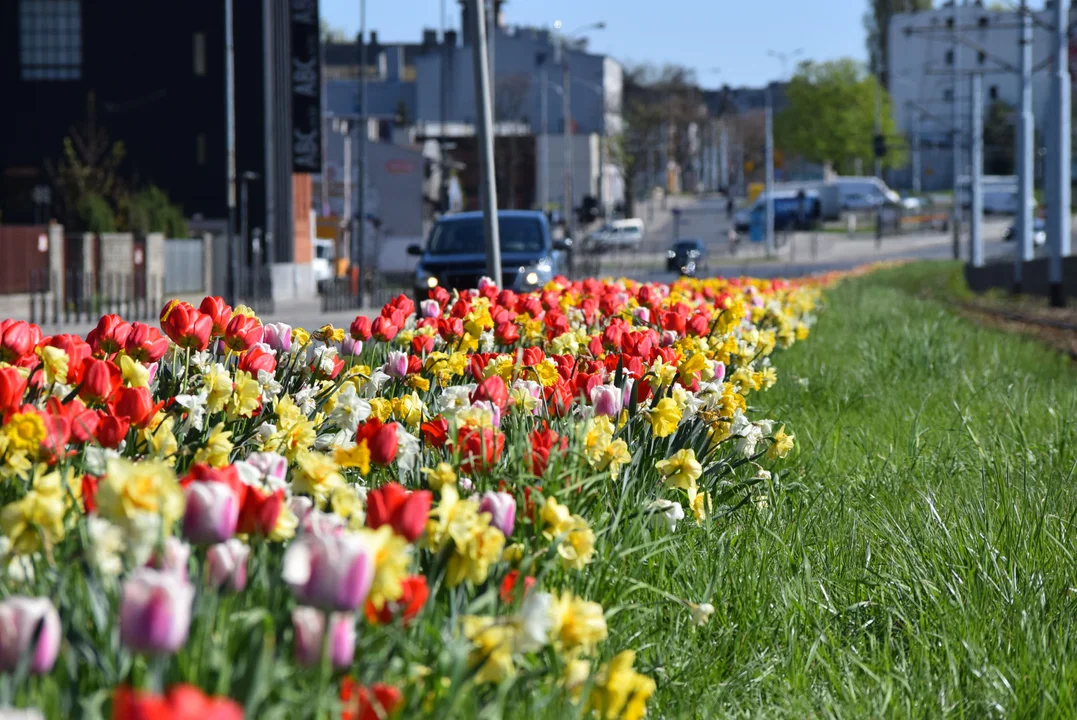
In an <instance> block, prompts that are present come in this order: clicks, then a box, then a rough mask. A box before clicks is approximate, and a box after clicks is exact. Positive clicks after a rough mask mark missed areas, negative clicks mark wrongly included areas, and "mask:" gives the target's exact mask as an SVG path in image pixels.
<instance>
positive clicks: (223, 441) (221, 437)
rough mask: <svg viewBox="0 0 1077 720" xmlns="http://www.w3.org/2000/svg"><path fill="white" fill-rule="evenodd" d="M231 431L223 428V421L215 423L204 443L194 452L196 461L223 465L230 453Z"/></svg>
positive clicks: (225, 463)
mask: <svg viewBox="0 0 1077 720" xmlns="http://www.w3.org/2000/svg"><path fill="white" fill-rule="evenodd" d="M231 437H232V432H231V431H230V430H225V429H224V423H223V422H220V423H217V424H216V425H215V426H214V427H213V429H212V430H210V432H209V437H207V438H206V441H205V444H204V445H203V446H202V447H200V448H198V450H197V451H196V452H195V454H194V461H195V462H196V463H206V464H207V465H212V466H213V467H224V466H225V465H227V464H228V456H229V455H231V453H232V440H231Z"/></svg>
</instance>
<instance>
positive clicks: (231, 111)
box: [224, 0, 239, 305]
mask: <svg viewBox="0 0 1077 720" xmlns="http://www.w3.org/2000/svg"><path fill="white" fill-rule="evenodd" d="M224 37H225V40H224V41H225V47H226V51H225V69H224V72H225V96H226V98H225V103H226V105H227V108H226V116H227V133H228V135H227V143H228V282H227V284H226V290H227V294H228V298H227V299H228V302H229V304H231V305H235V304H236V292H237V290H238V287H237V285H238V282H239V262H238V259H237V258H236V237H235V232H236V230H235V228H236V78H235V62H236V58H235V45H234V43H233V41H232V0H224Z"/></svg>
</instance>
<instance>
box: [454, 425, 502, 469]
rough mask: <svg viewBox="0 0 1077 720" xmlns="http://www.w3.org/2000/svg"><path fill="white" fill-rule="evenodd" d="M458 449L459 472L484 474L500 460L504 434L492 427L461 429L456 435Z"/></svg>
mask: <svg viewBox="0 0 1077 720" xmlns="http://www.w3.org/2000/svg"><path fill="white" fill-rule="evenodd" d="M456 445H457V447H458V448H459V449H460V455H461V460H460V471H461V472H463V473H465V474H471V473H472V472H485V471H488V470H490V469H491V468H493V466H494V465H496V464H497V462H498V461H499V460H500V459H501V453H502V451H503V450H504V449H505V434H504V433H503V432H501V431H500V430H495V429H494V428H492V427H483V428H475V427H466V426H465V427H462V428H460V430H459V432H457V435H456Z"/></svg>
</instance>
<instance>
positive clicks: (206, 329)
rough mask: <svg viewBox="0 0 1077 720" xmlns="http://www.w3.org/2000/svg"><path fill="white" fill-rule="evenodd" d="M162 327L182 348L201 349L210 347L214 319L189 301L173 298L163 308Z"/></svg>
mask: <svg viewBox="0 0 1077 720" xmlns="http://www.w3.org/2000/svg"><path fill="white" fill-rule="evenodd" d="M161 329H162V330H164V331H165V335H167V336H168V337H169V338H170V339H171V340H172V342H174V343H176V344H177V345H179V346H180V347H181V348H185V349H188V350H199V351H201V350H205V349H206V348H207V347H209V336H210V333H212V332H213V319H212V318H210V316H209V315H205V314H203V313H201V312H199V311H198V310H195V309H194V308H193V307H191V305H190V304H189V303H185V302H180V301H179V300H173V301H172V302H170V303H168V304H167V305H165V307H164V309H163V310H161Z"/></svg>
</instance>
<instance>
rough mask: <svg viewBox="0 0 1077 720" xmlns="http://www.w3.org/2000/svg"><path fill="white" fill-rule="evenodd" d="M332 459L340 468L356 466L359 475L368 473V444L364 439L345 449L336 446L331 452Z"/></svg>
mask: <svg viewBox="0 0 1077 720" xmlns="http://www.w3.org/2000/svg"><path fill="white" fill-rule="evenodd" d="M333 459H334V460H336V462H337V464H338V465H340V467H342V468H357V469H358V470H359V474H360V475H368V474H369V473H370V446H369V445H368V444H367V441H366V440H361V441H360V442H359V443H358V444H356V445H353V446H352V447H350V448H348V449H346V450H345V449H344V448H338V449H337V450H336V451H335V452H334V453H333Z"/></svg>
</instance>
